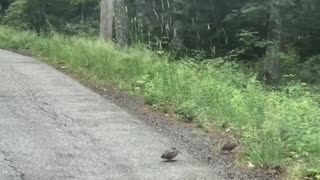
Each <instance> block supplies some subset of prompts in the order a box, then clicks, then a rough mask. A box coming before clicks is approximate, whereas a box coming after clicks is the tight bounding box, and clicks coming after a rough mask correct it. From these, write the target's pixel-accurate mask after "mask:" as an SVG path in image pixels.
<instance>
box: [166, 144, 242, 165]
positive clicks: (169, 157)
mask: <svg viewBox="0 0 320 180" xmlns="http://www.w3.org/2000/svg"><path fill="white" fill-rule="evenodd" d="M238 145H239V144H238V143H237V142H236V141H230V142H228V143H226V144H225V145H224V146H223V147H222V148H221V150H222V151H228V152H231V151H232V150H234V149H235V148H236V147H237V146H238ZM179 153H180V154H181V152H180V151H178V150H177V148H175V147H173V148H172V149H171V150H167V151H165V152H164V153H163V154H162V155H161V158H162V159H165V160H167V161H172V160H173V159H174V158H175V157H177V156H178V154H179Z"/></svg>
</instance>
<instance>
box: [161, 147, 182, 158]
mask: <svg viewBox="0 0 320 180" xmlns="http://www.w3.org/2000/svg"><path fill="white" fill-rule="evenodd" d="M179 153H180V154H181V152H180V151H178V150H177V148H174V147H173V148H171V150H167V151H165V152H164V153H163V154H162V155H161V158H162V159H166V160H167V161H171V160H172V159H173V158H175V157H176V156H178V154H179Z"/></svg>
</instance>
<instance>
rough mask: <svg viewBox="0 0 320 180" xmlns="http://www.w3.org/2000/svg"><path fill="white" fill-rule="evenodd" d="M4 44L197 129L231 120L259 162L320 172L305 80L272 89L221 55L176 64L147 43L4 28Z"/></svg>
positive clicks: (318, 137)
mask: <svg viewBox="0 0 320 180" xmlns="http://www.w3.org/2000/svg"><path fill="white" fill-rule="evenodd" d="M0 48H3V49H18V50H27V51H28V52H29V53H31V54H32V55H34V56H37V57H42V58H43V59H46V60H47V61H50V63H54V64H58V63H59V64H65V66H66V67H67V68H69V69H71V70H72V71H73V72H77V73H81V74H82V75H83V76H85V77H90V78H91V79H92V80H96V81H100V82H104V83H109V84H113V85H117V86H118V87H119V88H122V89H125V90H128V91H131V92H135V93H137V94H140V95H143V96H144V97H145V98H146V99H147V101H148V103H150V104H152V105H154V106H155V107H159V108H162V110H167V111H168V110H174V111H175V113H177V114H180V115H181V116H183V117H185V118H187V119H189V120H190V121H193V122H195V123H198V124H199V125H200V126H206V125H211V124H221V123H223V122H225V121H228V122H230V123H231V124H232V126H233V127H234V128H235V129H236V130H237V132H239V133H240V134H241V135H242V141H243V142H244V143H245V145H246V147H247V149H248V152H247V158H248V160H250V161H251V162H253V163H254V164H256V165H259V166H264V167H274V166H278V165H281V166H290V167H291V169H294V172H295V173H296V172H302V171H304V172H306V171H305V170H306V169H309V170H313V171H312V172H313V173H314V171H316V172H320V171H319V169H320V165H319V161H320V157H319V154H320V130H319V127H320V119H319V118H320V110H319V105H318V103H317V102H316V101H315V100H314V99H315V97H318V95H316V94H311V93H309V92H308V91H306V90H304V89H305V88H304V87H303V85H301V84H298V83H296V84H293V85H291V86H287V87H285V88H283V90H282V91H276V92H275V91H267V90H265V88H264V87H263V85H262V84H260V83H259V82H258V81H256V80H255V77H254V75H253V74H248V73H244V72H243V71H242V70H241V68H240V67H238V66H237V65H236V64H232V63H227V62H224V61H223V59H213V60H209V61H208V62H207V63H202V64H196V63H193V62H192V61H190V60H188V59H184V61H179V62H175V61H171V59H170V57H169V56H163V55H162V56H161V57H160V56H159V55H157V54H156V53H155V52H152V51H149V50H147V49H146V48H144V47H132V48H129V49H120V48H118V47H116V46H115V45H113V44H112V43H105V42H102V41H100V40H97V39H86V38H81V37H63V36H61V35H56V34H55V35H52V36H50V37H38V36H36V35H35V34H34V33H31V32H20V31H15V30H12V29H9V28H6V27H0ZM315 174H317V173H315ZM319 175H320V173H319Z"/></svg>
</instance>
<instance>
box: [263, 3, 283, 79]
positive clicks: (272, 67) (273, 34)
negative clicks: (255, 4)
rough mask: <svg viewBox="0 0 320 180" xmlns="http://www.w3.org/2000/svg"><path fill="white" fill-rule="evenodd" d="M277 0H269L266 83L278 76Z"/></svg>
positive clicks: (280, 22)
mask: <svg viewBox="0 0 320 180" xmlns="http://www.w3.org/2000/svg"><path fill="white" fill-rule="evenodd" d="M279 3H280V2H279V0H271V6H270V17H269V34H268V39H269V41H271V42H272V45H270V46H269V47H268V48H267V51H266V61H265V65H264V79H265V81H266V83H267V84H270V85H271V84H274V83H276V82H277V81H278V80H279V78H280V68H279V53H280V51H281V46H282V19H281V15H280V7H279Z"/></svg>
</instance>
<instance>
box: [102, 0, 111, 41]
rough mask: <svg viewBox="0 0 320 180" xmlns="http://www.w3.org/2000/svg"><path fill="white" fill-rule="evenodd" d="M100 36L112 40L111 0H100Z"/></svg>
mask: <svg viewBox="0 0 320 180" xmlns="http://www.w3.org/2000/svg"><path fill="white" fill-rule="evenodd" d="M100 5H101V10H100V11H101V12H100V37H101V38H102V39H104V40H112V35H113V0H101V4H100Z"/></svg>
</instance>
